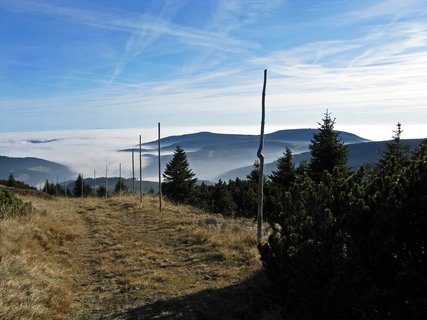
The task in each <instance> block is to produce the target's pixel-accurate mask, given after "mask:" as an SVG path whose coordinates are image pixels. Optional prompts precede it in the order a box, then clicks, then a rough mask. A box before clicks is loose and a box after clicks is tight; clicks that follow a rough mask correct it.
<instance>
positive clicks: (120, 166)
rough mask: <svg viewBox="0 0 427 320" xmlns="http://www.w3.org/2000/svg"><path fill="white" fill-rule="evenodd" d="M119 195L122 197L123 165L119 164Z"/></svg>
mask: <svg viewBox="0 0 427 320" xmlns="http://www.w3.org/2000/svg"><path fill="white" fill-rule="evenodd" d="M119 195H120V196H121V195H122V163H121V162H120V163H119Z"/></svg>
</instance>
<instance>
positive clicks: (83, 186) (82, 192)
mask: <svg viewBox="0 0 427 320" xmlns="http://www.w3.org/2000/svg"><path fill="white" fill-rule="evenodd" d="M83 188H84V183H83V173H82V194H81V196H82V198H83Z"/></svg>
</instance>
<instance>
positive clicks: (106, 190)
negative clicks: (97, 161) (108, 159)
mask: <svg viewBox="0 0 427 320" xmlns="http://www.w3.org/2000/svg"><path fill="white" fill-rule="evenodd" d="M105 198H108V164H105Z"/></svg>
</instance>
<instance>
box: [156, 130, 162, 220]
mask: <svg viewBox="0 0 427 320" xmlns="http://www.w3.org/2000/svg"><path fill="white" fill-rule="evenodd" d="M157 128H158V130H157V131H158V139H157V149H158V151H159V155H158V158H159V209H160V212H162V167H161V160H160V122H159V123H158V124H157Z"/></svg>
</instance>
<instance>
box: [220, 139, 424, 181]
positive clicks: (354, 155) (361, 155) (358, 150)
mask: <svg viewBox="0 0 427 320" xmlns="http://www.w3.org/2000/svg"><path fill="white" fill-rule="evenodd" d="M422 141H423V139H409V140H402V142H403V143H405V144H408V145H409V146H410V147H411V149H412V150H413V149H415V148H417V147H418V146H419V145H420V144H421V142H422ZM388 142H389V141H370V142H362V143H354V144H350V145H349V146H348V149H349V155H348V162H347V164H348V166H349V167H351V168H353V169H357V168H358V167H360V166H361V165H362V164H364V163H368V162H371V163H376V162H378V158H379V156H380V154H381V153H382V152H383V151H384V150H385V147H386V144H387V143H388ZM310 157H311V155H310V152H303V153H300V154H295V155H294V162H295V164H296V165H298V164H299V163H300V162H301V161H302V160H306V161H309V160H310ZM252 169H253V167H252V165H248V166H244V167H241V168H237V169H234V170H230V171H228V172H224V173H223V174H221V175H218V176H217V177H215V179H213V181H217V180H218V179H221V180H223V181H228V180H230V179H235V178H236V177H239V178H240V179H245V178H246V176H247V175H248V174H249V173H250V172H251V170H252ZM276 169H277V162H276V161H273V162H269V163H266V164H265V166H264V173H265V174H266V175H270V174H271V172H272V171H273V170H276Z"/></svg>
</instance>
